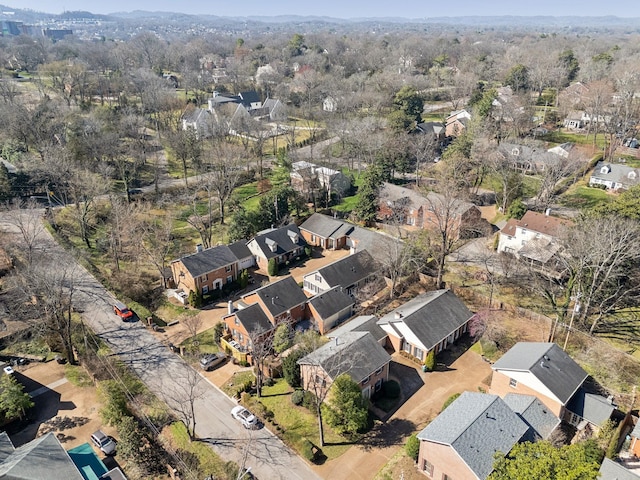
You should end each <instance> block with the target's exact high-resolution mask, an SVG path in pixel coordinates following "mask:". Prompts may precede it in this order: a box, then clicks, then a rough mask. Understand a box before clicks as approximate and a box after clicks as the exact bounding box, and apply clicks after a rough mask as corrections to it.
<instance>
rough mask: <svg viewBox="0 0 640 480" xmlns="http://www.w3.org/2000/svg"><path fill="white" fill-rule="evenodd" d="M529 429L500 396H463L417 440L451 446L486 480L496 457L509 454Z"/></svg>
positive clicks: (472, 394) (423, 431)
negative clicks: (496, 455)
mask: <svg viewBox="0 0 640 480" xmlns="http://www.w3.org/2000/svg"><path fill="white" fill-rule="evenodd" d="M528 429H529V426H528V425H527V424H526V423H525V422H524V421H522V419H521V418H520V417H518V415H516V414H515V413H514V412H513V411H512V410H511V409H510V408H509V407H508V406H507V404H506V403H505V402H504V401H503V400H502V399H501V398H500V397H498V396H497V395H489V394H486V393H475V392H463V393H462V395H460V397H458V398H457V399H456V400H455V401H454V402H453V403H452V404H451V405H449V406H448V407H447V408H446V409H445V410H444V411H443V412H442V413H440V415H438V416H437V417H436V418H435V419H434V420H433V421H432V422H431V423H430V424H429V425H427V426H426V428H425V429H424V430H422V431H421V432H420V433H419V434H418V438H419V439H420V440H424V441H430V442H436V443H441V444H444V445H450V446H451V447H452V448H453V449H454V450H455V451H456V452H457V453H458V455H460V457H461V458H462V460H464V462H465V463H466V464H467V466H468V467H469V468H470V469H471V470H472V471H473V472H474V473H475V474H476V475H477V476H478V477H479V478H481V479H484V478H486V477H487V476H488V475H489V474H490V473H491V471H492V470H493V462H494V455H495V454H496V453H497V452H501V453H503V454H505V455H506V454H507V453H509V451H510V450H511V449H512V448H513V446H514V445H515V444H516V443H517V442H518V441H520V439H521V438H522V436H523V435H525V433H526V432H527V430H528Z"/></svg>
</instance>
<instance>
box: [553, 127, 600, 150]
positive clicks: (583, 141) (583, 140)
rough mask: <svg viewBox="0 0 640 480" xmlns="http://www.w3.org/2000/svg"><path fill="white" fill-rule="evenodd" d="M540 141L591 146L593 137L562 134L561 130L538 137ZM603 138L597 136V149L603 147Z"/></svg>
mask: <svg viewBox="0 0 640 480" xmlns="http://www.w3.org/2000/svg"><path fill="white" fill-rule="evenodd" d="M540 138H541V139H542V140H544V141H547V142H552V143H557V144H561V143H566V142H571V143H576V144H579V145H592V144H593V135H589V136H588V137H587V136H586V135H585V134H582V133H570V132H563V131H561V130H556V131H553V132H549V133H548V134H547V135H543V136H541V137H540ZM605 141H606V140H605V136H604V134H599V135H598V137H597V138H596V145H597V146H598V147H603V146H604V144H605Z"/></svg>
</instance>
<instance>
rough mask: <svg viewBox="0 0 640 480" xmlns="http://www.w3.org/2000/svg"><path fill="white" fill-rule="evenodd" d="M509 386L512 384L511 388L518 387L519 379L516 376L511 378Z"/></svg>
mask: <svg viewBox="0 0 640 480" xmlns="http://www.w3.org/2000/svg"><path fill="white" fill-rule="evenodd" d="M509 386H510V387H511V388H517V386H518V381H517V380H516V379H515V378H511V379H510V380H509Z"/></svg>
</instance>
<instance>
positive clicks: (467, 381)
mask: <svg viewBox="0 0 640 480" xmlns="http://www.w3.org/2000/svg"><path fill="white" fill-rule="evenodd" d="M394 361H398V362H402V363H405V362H407V360H406V359H404V358H403V357H400V356H397V355H394ZM406 364H407V365H412V364H411V363H406ZM412 366H414V367H415V365H412ZM418 372H419V375H420V376H421V377H422V379H423V381H424V386H422V388H420V389H419V390H418V391H417V392H416V393H415V394H414V395H413V396H411V397H410V398H409V399H408V400H407V401H406V402H405V403H404V405H402V406H401V407H400V408H399V409H398V411H396V412H395V413H394V414H393V415H392V416H391V418H390V419H389V420H388V421H387V422H386V423H385V424H382V425H378V426H376V427H375V428H374V429H373V431H371V432H370V433H369V434H368V435H367V437H368V438H370V437H373V438H374V440H373V441H369V442H367V441H366V440H365V442H364V443H365V445H357V446H353V447H351V448H350V449H349V450H348V451H347V452H345V453H344V454H343V455H341V456H340V457H339V458H337V459H335V460H332V461H331V462H328V463H326V464H325V465H321V466H316V467H314V470H315V472H316V473H317V474H318V475H320V476H321V477H323V478H327V479H331V480H341V479H344V480H347V479H362V480H365V479H371V478H374V477H375V476H376V474H377V473H378V472H379V471H380V469H381V468H382V467H383V466H384V465H385V464H386V463H387V462H388V461H389V460H390V459H391V457H393V455H395V454H396V452H397V451H398V450H399V449H400V448H403V447H404V443H405V442H406V440H407V438H408V437H409V435H411V434H412V433H413V432H416V431H419V430H421V429H422V428H424V427H425V426H426V425H427V424H428V422H430V421H431V420H432V419H433V418H434V417H435V416H436V415H437V414H438V413H439V412H440V410H441V409H442V405H443V404H444V402H445V401H446V400H447V399H448V398H449V397H450V396H451V395H453V394H454V393H462V392H463V391H473V392H477V391H478V390H479V388H483V389H485V390H488V388H489V387H488V385H486V384H483V383H482V382H483V380H485V379H486V378H487V377H488V376H489V375H490V374H491V367H490V366H489V364H488V363H486V362H485V361H483V360H482V358H481V357H480V355H478V354H477V353H475V352H472V351H466V352H465V353H463V354H462V355H461V356H460V357H459V358H458V359H456V360H455V361H454V362H453V363H452V364H451V365H448V368H447V369H446V371H442V372H441V371H436V372H429V373H423V372H421V371H419V370H418ZM367 443H369V445H367ZM376 443H378V444H379V445H376Z"/></svg>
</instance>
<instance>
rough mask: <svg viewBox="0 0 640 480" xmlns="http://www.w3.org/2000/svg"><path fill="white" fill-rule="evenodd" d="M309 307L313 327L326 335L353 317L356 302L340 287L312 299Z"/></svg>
mask: <svg viewBox="0 0 640 480" xmlns="http://www.w3.org/2000/svg"><path fill="white" fill-rule="evenodd" d="M307 305H308V309H309V317H310V319H311V321H312V323H313V325H314V326H315V327H316V328H317V330H318V331H319V332H320V335H324V334H326V333H327V332H328V331H329V330H331V329H332V328H334V327H335V326H336V325H339V324H341V323H342V322H344V321H345V320H347V319H349V318H351V317H352V316H353V307H354V306H355V301H354V300H353V297H351V296H350V295H348V294H347V293H346V292H344V291H343V290H342V287H339V286H338V287H333V288H331V289H329V290H326V291H324V292H321V293H319V294H317V295H315V296H314V297H312V298H310V299H309V301H308V303H307Z"/></svg>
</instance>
